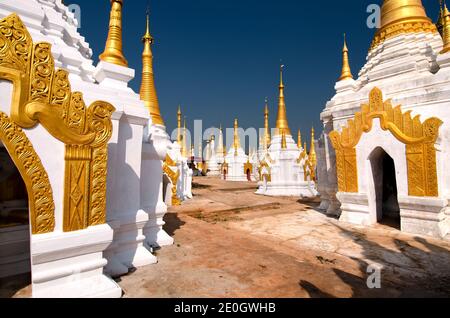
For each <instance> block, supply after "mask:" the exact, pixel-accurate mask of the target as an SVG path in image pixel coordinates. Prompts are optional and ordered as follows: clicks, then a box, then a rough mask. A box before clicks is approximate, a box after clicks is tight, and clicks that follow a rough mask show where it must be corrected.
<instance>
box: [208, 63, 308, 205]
mask: <svg viewBox="0 0 450 318" xmlns="http://www.w3.org/2000/svg"><path fill="white" fill-rule="evenodd" d="M238 129H239V124H238V120H237V119H236V120H235V122H234V136H233V144H232V146H231V147H230V149H229V150H228V151H226V150H225V147H224V143H223V131H222V128H220V130H219V134H218V136H219V137H218V144H217V145H216V143H215V136H213V137H211V140H210V141H209V143H208V145H207V147H206V156H205V167H203V168H205V169H206V171H207V172H208V174H209V175H213V176H219V175H220V176H222V178H223V179H225V180H228V181H255V180H256V181H259V182H260V185H259V189H258V191H257V193H258V194H262V195H269V196H302V197H314V196H317V191H316V187H315V178H316V167H317V156H316V151H315V141H314V129H313V130H312V134H311V148H310V152H309V153H308V152H307V147H306V143H305V145H302V140H301V134H300V131H299V132H298V142H297V143H295V141H294V139H293V137H292V134H291V131H290V129H289V124H288V120H287V111H286V103H285V97H284V83H283V67H281V70H280V86H279V102H278V116H277V121H276V128H275V129H273V132H274V133H273V136H271V135H272V134H271V129H270V126H269V106H268V104H267V100H266V105H265V109H264V133H263V134H262V135H261V136H260V142H259V148H258V150H251V151H250V154H249V155H247V154H246V152H245V151H244V149H243V148H242V146H241V141H240V136H239V131H238Z"/></svg>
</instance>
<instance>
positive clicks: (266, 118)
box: [264, 97, 271, 149]
mask: <svg viewBox="0 0 450 318" xmlns="http://www.w3.org/2000/svg"><path fill="white" fill-rule="evenodd" d="M268 102H269V101H268V99H267V97H266V105H265V107H264V148H265V149H267V148H269V145H270V143H271V140H270V126H269V104H268Z"/></svg>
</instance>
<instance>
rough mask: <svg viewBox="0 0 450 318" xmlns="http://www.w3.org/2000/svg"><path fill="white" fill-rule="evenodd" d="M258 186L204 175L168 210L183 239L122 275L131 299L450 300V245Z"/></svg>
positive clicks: (4, 290) (1, 291)
mask: <svg viewBox="0 0 450 318" xmlns="http://www.w3.org/2000/svg"><path fill="white" fill-rule="evenodd" d="M255 190H256V184H255V183H230V182H224V181H221V180H218V179H215V178H196V179H195V180H194V189H193V192H194V199H193V200H191V201H188V202H185V203H183V205H182V206H179V207H173V208H170V213H168V214H167V216H166V222H167V224H166V226H165V228H166V231H167V232H168V233H169V234H170V235H171V236H173V237H174V239H175V244H174V245H173V246H169V247H164V248H162V249H160V250H157V251H155V254H156V255H157V256H158V260H159V263H158V264H156V265H151V266H147V267H143V268H139V269H137V270H135V271H132V272H131V273H130V274H128V275H126V276H123V277H121V278H118V279H116V281H117V282H118V283H119V285H120V286H121V287H122V289H123V291H124V294H123V296H124V297H125V298H131V297H158V298H159V297H176V298H181V297H183V298H184V297H243V298H247V297H261V298H266V297H450V242H444V241H439V240H434V239H430V238H425V237H418V236H413V235H408V234H405V233H401V232H400V231H398V230H396V229H394V228H391V227H389V226H384V225H377V226H375V227H370V228H368V227H357V226H352V225H348V224H344V223H340V222H339V221H338V220H337V219H334V218H330V217H327V216H326V215H324V214H323V213H322V212H320V211H318V210H317V206H318V203H317V202H300V201H299V200H298V199H296V198H271V197H264V196H257V195H255V194H254V192H255ZM369 266H372V267H371V269H372V270H373V269H374V268H375V269H376V268H381V272H380V277H381V288H380V289H370V288H368V286H367V280H368V278H369V275H371V274H368V273H367V270H368V267H369ZM376 277H377V276H371V278H376ZM27 281H29V277H28V275H22V276H19V277H16V278H12V279H9V280H7V281H3V280H0V297H29V296H30V295H31V288H30V286H29V285H28V284H29V283H27ZM370 281H371V282H376V281H374V280H373V279H371V280H370Z"/></svg>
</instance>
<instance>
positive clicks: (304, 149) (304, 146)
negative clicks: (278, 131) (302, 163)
mask: <svg viewBox="0 0 450 318" xmlns="http://www.w3.org/2000/svg"><path fill="white" fill-rule="evenodd" d="M303 151H304V152H305V153H308V147H307V146H306V141H305V143H304V144H303Z"/></svg>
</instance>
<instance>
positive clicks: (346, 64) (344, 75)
mask: <svg viewBox="0 0 450 318" xmlns="http://www.w3.org/2000/svg"><path fill="white" fill-rule="evenodd" d="M346 79H353V74H352V70H351V68H350V59H349V57H348V47H347V38H346V35H345V33H344V47H343V49H342V72H341V77H339V81H343V80H346Z"/></svg>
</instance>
